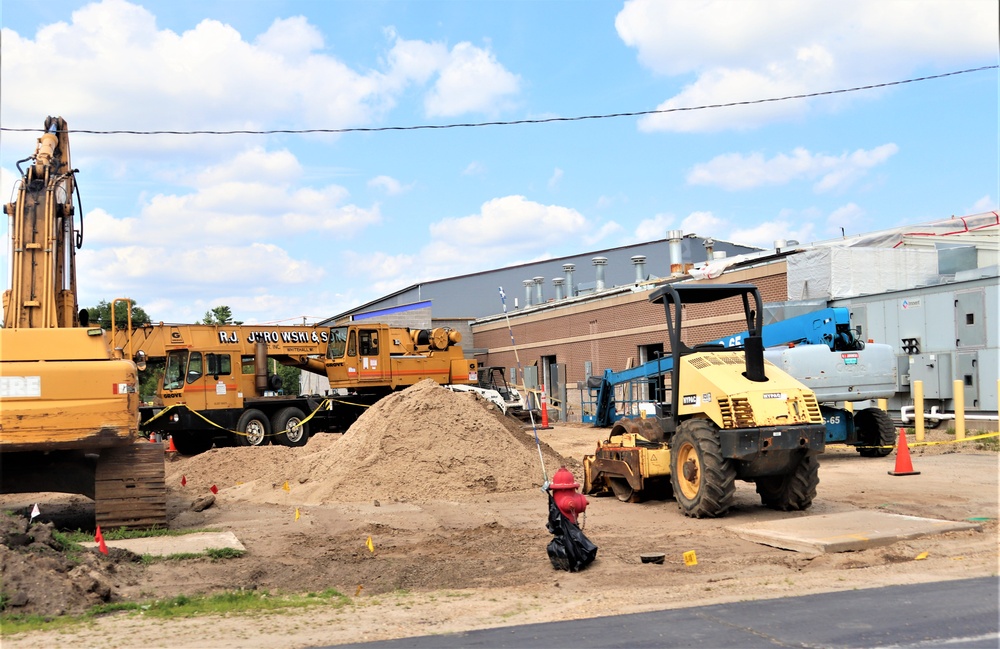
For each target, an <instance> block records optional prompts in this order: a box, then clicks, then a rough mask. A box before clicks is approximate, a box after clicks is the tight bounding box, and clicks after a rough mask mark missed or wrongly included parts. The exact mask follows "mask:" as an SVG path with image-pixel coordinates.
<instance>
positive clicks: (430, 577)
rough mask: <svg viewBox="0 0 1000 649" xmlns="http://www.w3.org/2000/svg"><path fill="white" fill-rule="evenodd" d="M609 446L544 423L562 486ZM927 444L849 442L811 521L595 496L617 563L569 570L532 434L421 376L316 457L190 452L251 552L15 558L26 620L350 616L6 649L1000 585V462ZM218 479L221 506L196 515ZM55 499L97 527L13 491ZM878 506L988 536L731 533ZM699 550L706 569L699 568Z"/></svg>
mask: <svg viewBox="0 0 1000 649" xmlns="http://www.w3.org/2000/svg"><path fill="white" fill-rule="evenodd" d="M606 432H607V431H602V430H599V429H594V428H592V427H589V426H585V425H572V424H555V425H553V426H552V428H551V429H547V430H539V431H538V435H539V437H540V438H541V440H542V442H543V447H544V450H545V452H544V460H545V469H546V472H547V474H548V475H549V476H551V475H552V474H553V473H554V472H555V470H556V469H557V468H558V467H559V466H560V465H566V466H567V467H569V468H570V469H571V470H572V471H573V472H574V474H575V475H576V476H577V480H578V481H581V482H582V469H581V465H580V460H581V458H582V456H583V455H584V454H586V453H590V452H592V451H593V448H594V446H595V444H596V442H597V441H598V439H600V438H601V436H602V435H605V434H606ZM927 441H928V442H931V443H930V444H928V445H918V444H916V442H915V440H913V439H912V431H910V438H909V442H910V453H911V459H912V464H913V468H914V469H915V470H917V471H920V475H915V476H891V475H889V474H888V472H889V471H890V470H893V469H894V468H895V462H896V456H895V454H893V455H890V456H888V457H885V458H862V457H860V456H859V455H858V454H857V452H856V451H855V450H853V449H849V448H847V447H843V446H830V447H828V449H827V452H826V453H825V454H824V455H823V456H821V465H820V485H819V489H818V494H817V497H816V499H815V501H814V504H813V506H812V507H811V508H810V509H809V510H807V511H805V512H790V513H789V512H777V511H772V510H768V509H764V508H762V507H761V506H760V501H759V498H758V496H757V495H756V493H755V490H754V486H753V485H752V484H744V483H741V484H740V486H739V487H738V489H737V495H736V502H735V506H734V508H733V509H732V510H731V511H730V512H729V514H728V515H727V516H726V517H724V518H721V519H714V520H711V519H709V520H705V519H703V520H695V519H690V518H686V517H685V516H683V515H682V514H681V513H680V511H679V510H678V509H677V506H676V504H675V503H674V502H673V501H651V502H643V503H635V504H626V503H622V502H618V501H617V500H616V499H614V498H613V497H612V498H595V497H590V504H589V507H588V509H587V512H586V520H585V525H584V531H585V533H586V534H587V535H588V537H589V538H590V539H591V540H592V541H593V542H594V543H595V544H597V546H598V547H599V550H598V553H597V560H596V561H595V562H594V563H593V564H592V565H590V566H589V567H588V568H586V569H585V570H583V571H582V572H579V573H567V572H563V571H557V570H554V569H553V568H552V566H551V564H550V563H549V560H548V557H547V556H546V551H545V547H546V544H547V543H548V541H549V539H550V538H551V535H550V534H549V533H548V532H547V531H546V529H545V522H546V516H547V505H546V502H547V501H546V497H545V495H544V493H543V492H542V491H541V489H540V485H541V482H542V470H541V467H540V463H539V454H538V450H537V447H536V446H535V443H534V438H533V436H532V430H531V429H530V428H528V429H527V430H524V429H522V427H521V426H520V425H517V424H515V423H513V420H509V419H505V418H501V417H498V416H497V415H496V413H493V412H490V411H489V410H488V409H486V408H485V407H483V405H482V404H480V403H476V402H474V401H473V400H472V399H471V398H470V397H469V396H468V395H461V396H460V395H456V394H454V393H451V392H448V391H445V390H442V389H440V388H437V387H436V386H428V385H423V384H421V385H419V386H416V387H415V388H411V389H410V390H407V391H404V392H402V393H398V394H396V395H393V396H392V397H389V398H387V399H385V400H383V402H380V404H378V405H377V406H376V407H375V408H373V409H372V410H371V411H369V412H368V413H366V415H364V416H363V417H362V418H361V419H359V420H358V422H357V423H356V424H355V426H354V427H352V428H351V430H349V431H348V432H347V433H346V434H344V435H329V434H321V435H317V436H316V437H314V438H313V439H312V440H310V442H309V444H308V445H307V446H305V447H303V448H298V449H289V448H284V447H278V446H270V447H262V448H223V449H214V450H212V451H210V452H208V453H205V454H203V455H200V456H196V457H189V458H185V457H179V456H176V455H174V454H171V455H169V456H168V464H167V482H168V486H169V500H168V506H169V512H168V514H169V516H170V527H171V528H174V529H185V528H211V529H216V530H224V531H232V532H233V533H234V534H235V535H236V536H237V537H238V538H239V539H240V541H241V542H242V543H243V544H244V545H245V546H246V548H247V552H246V554H245V555H244V556H242V557H240V558H237V559H230V560H224V561H212V560H211V559H208V558H199V559H192V560H185V561H165V562H154V563H151V564H149V565H143V564H141V563H138V562H135V561H134V557H128V556H125V555H124V554H118V555H116V554H115V553H114V552H113V553H112V554H111V555H110V556H109V557H103V556H101V555H98V554H96V553H93V554H90V555H88V557H87V558H86V559H85V560H84V561H83V562H81V564H79V565H62V564H60V560H59V559H58V558H56V557H54V556H52V554H51V553H47V551H46V550H45V549H44V548H41V547H40V546H41V545H45V538H44V536H45V535H44V532H42V533H40V536H41V537H42V538H41V540H38V539H36V540H35V543H34V545H35V546H36V549H35V550H34V551H27V552H26V551H25V549H26V548H25V547H13V548H11V547H7V546H9V545H12V544H10V543H8V544H7V545H5V546H0V564H2V567H3V589H4V593H5V595H6V596H7V598H8V607H7V608H8V612H18V611H20V612H25V613H31V612H41V613H42V614H46V615H56V614H60V613H71V612H78V611H79V610H82V609H83V608H85V607H87V606H90V605H92V604H94V603H97V602H100V601H122V600H128V601H140V600H148V599H152V598H167V597H172V596H175V595H181V594H184V595H195V594H205V593H214V592H220V591H231V590H238V589H257V590H266V591H268V592H271V593H307V592H320V591H324V590H326V589H331V588H332V589H336V590H337V591H339V592H341V593H343V594H344V595H347V596H348V597H349V598H350V604H349V605H348V606H346V607H342V608H335V607H327V606H315V607H310V608H308V609H303V610H295V611H291V612H281V613H277V614H273V613H272V614H263V613H261V614H254V615H241V616H226V617H215V616H199V617H193V618H184V619H176V620H170V621H163V620H162V619H151V618H150V619H147V618H144V617H143V616H142V615H141V614H137V613H134V612H130V613H120V614H113V615H108V616H104V617H101V618H99V619H97V620H95V621H94V622H92V623H88V624H86V625H80V626H76V627H73V628H71V629H70V630H68V631H58V632H33V633H28V634H13V635H11V634H4V635H3V646H4V648H5V649H11V648H18V647H37V646H76V645H80V646H93V647H130V646H145V647H243V646H247V645H253V646H255V647H265V648H268V649H284V648H289V649H291V648H297V647H306V646H311V645H320V644H337V643H346V642H359V641H369V640H380V639H388V638H399V637H406V636H412V635H424V634H436V633H449V632H456V631H461V630H469V629H477V628H486V627H496V626H505V625H513V624H525V623H534V622H544V621H552V620H565V619H573V618H583V617H592V616H598V615H608V614H613V613H628V612H639V611H648V610H655V609H660V608H673V607H683V606H691V605H697V604H711V603H721V602H730V601H741V600H752V599H765V598H775V597H785V596H791V595H802V594H807V593H816V592H825V591H834V590H850V589H856V588H869V587H875V586H884V585H891V584H910V583H923V582H931V581H940V580H949V579H959V578H967V577H976V576H985V575H992V576H995V575H997V573H998V558H997V547H998V546H997V541H998V539H997V515H998V484H997V476H998V454H997V453H996V452H995V451H990V450H982V449H981V446H982V445H981V444H977V443H976V442H964V443H952V441H953V438H952V436H949V435H947V434H946V433H945V432H944V431H928V434H927ZM182 482H183V483H184V484H183V485H182ZM213 485H215V486H216V487H217V488H218V490H219V493H218V494H217V496H216V501H215V504H214V505H213V506H212V507H210V508H208V509H206V510H204V511H202V512H194V511H191V509H190V505H191V504H192V503H193V502H194V501H196V500H198V499H199V498H202V497H203V496H205V495H207V494H208V493H210V491H209V490H210V488H211V487H212V486H213ZM39 501H40V507H41V509H42V511H43V512H44V513H45V514H44V515H43V516H41V517H40V519H41V520H46V517H47V516H48V517H56V518H61V519H62V521H63V522H66V521H84V522H82V523H80V524H79V526H83V527H84V528H86V526H87V525H90V526H92V525H93V505H92V503H91V502H90V501H88V500H87V499H84V498H80V497H69V496H59V495H53V494H42V495H18V496H5V497H3V498H2V500H0V507H2V508H3V509H4V510H7V511H17V512H20V513H23V512H27V511H30V509H31V507H32V505H33V504H34V503H35V502H39ZM861 509H869V510H878V511H882V512H888V513H895V514H905V515H912V516H920V517H928V518H937V519H948V520H956V521H960V520H967V519H971V520H975V521H976V522H978V523H980V525H981V528H982V529H981V530H980V531H966V532H952V533H947V534H940V535H935V536H928V537H923V538H918V539H912V540H907V541H900V542H897V543H894V544H892V545H889V546H885V547H880V548H873V549H868V550H864V551H860V552H850V553H841V554H828V555H808V554H803V553H796V552H790V551H786V550H780V549H776V548H772V547H768V546H764V545H759V544H756V543H753V542H750V541H745V540H742V539H740V538H738V537H737V536H736V535H735V534H734V533H733V532H732V531H730V530H729V529H728V528H729V527H731V526H734V525H742V524H746V523H750V522H756V521H765V520H775V519H782V518H789V517H803V516H810V515H815V514H829V513H840V512H850V511H857V510H861ZM296 510H297V511H298V519H296ZM88 516H89V519H88ZM88 520H89V522H87V521H88ZM69 525H70V526H71V527H75V526H77V525H74V524H73V523H72V522H70V523H69ZM39 527H45V526H38V525H36V526H33V528H32V529H33V530H34V529H35V528H39ZM11 534H14V535H15V537H16V534H17V531H16V530H7V534H6V535H7V536H8V537H10V535H11ZM369 537H370V538H371V540H372V545H373V547H374V552H372V551H370V550H369V549H368V547H366V542H367V540H368V538H369ZM16 538H21V537H16ZM22 541H23V538H22ZM13 545H15V546H17V543H14V544H13ZM690 550H694V551H695V552H696V556H697V565H693V566H688V565H685V562H684V560H683V556H682V555H683V553H684V552H686V551H690ZM647 552H663V553H665V554H666V561H665V562H664V563H663V564H660V565H657V564H644V563H642V562H641V561H640V555H641V554H643V553H647ZM925 553H926V554H925ZM25 557H29V558H30V561H29V559H27V558H25ZM39 557H41V558H42V559H41V560H43V563H39V561H40V559H39ZM18 593H20V594H18ZM15 600H16V602H15ZM25 600H27V601H25ZM15 603H16V606H15V605H14V604H15Z"/></svg>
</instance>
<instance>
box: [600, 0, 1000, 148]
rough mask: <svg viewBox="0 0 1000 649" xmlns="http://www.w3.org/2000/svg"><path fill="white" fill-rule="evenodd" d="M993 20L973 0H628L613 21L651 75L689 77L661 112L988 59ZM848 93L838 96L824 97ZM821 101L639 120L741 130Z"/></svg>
mask: <svg viewBox="0 0 1000 649" xmlns="http://www.w3.org/2000/svg"><path fill="white" fill-rule="evenodd" d="M997 20H998V9H997V4H996V3H994V2H983V1H981V0H950V1H947V2H912V1H911V0H879V1H878V2H871V1H870V0H819V1H815V2H808V3H803V2H799V1H798V0H741V1H740V2H732V1H729V0H709V1H706V2H660V1H659V0H629V1H628V2H626V3H625V5H624V7H623V8H622V10H621V12H619V14H618V16H617V17H616V19H615V27H616V29H617V31H618V35H619V37H620V38H621V39H622V41H623V42H624V43H625V44H626V45H628V46H629V47H633V48H635V50H636V54H637V57H638V59H639V62H640V63H642V65H644V66H646V67H648V68H649V69H650V70H652V71H653V72H654V73H656V74H661V75H668V76H679V75H689V76H690V75H693V76H694V81H693V82H691V83H689V84H688V85H687V86H685V88H684V89H683V90H682V91H681V92H680V93H679V94H677V95H675V96H674V97H672V98H670V99H668V100H667V101H665V102H663V103H662V104H661V105H660V106H659V108H660V109H669V108H677V107H682V106H685V107H691V106H697V105H711V104H717V103H726V102H729V101H734V100H744V99H748V98H760V99H764V98H769V97H780V96H785V95H792V94H800V93H806V92H815V91H822V90H829V89H834V88H842V87H848V86H854V85H861V84H864V83H877V82H881V81H886V80H892V79H894V78H896V77H898V76H900V75H905V74H909V73H911V72H914V71H918V70H921V71H922V70H926V69H927V68H928V67H930V68H931V69H934V70H946V69H948V68H950V67H952V66H956V65H958V66H961V65H975V64H979V63H981V62H983V61H987V62H990V61H993V60H994V59H995V55H996V24H997ZM861 96H862V95H858V97H861ZM864 96H868V97H870V96H873V95H872V94H870V93H869V94H866V95H864ZM854 100H856V99H855V98H854V97H848V96H842V97H840V98H839V99H837V100H836V101H832V102H831V101H829V100H825V102H824V104H822V105H825V106H835V105H837V104H838V103H840V102H844V101H854ZM820 105H821V104H820V103H819V102H816V101H815V100H797V101H791V102H775V103H768V104H758V105H754V106H745V107H738V108H726V109H713V110H702V111H696V112H689V113H672V114H670V115H659V116H650V117H646V118H644V119H643V120H641V127H642V128H644V129H646V130H671V131H710V130H718V129H722V128H748V127H752V126H757V125H760V124H763V123H766V122H770V121H775V120H785V119H788V118H790V117H795V116H798V115H801V114H803V113H804V112H805V111H808V110H810V109H813V108H814V107H819V106H820Z"/></svg>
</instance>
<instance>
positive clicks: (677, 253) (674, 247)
mask: <svg viewBox="0 0 1000 649" xmlns="http://www.w3.org/2000/svg"><path fill="white" fill-rule="evenodd" d="M683 237H684V233H683V232H682V231H680V230H668V231H667V241H668V251H669V253H670V276H671V277H679V276H680V275H683V274H684V253H683V251H682V250H681V239H682V238H683Z"/></svg>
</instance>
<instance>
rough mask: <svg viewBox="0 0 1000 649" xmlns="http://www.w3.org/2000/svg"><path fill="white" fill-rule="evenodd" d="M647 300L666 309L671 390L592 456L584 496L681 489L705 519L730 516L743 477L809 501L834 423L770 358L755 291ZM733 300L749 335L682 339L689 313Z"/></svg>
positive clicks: (801, 502) (684, 504) (677, 494)
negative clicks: (710, 340) (706, 340)
mask: <svg viewBox="0 0 1000 649" xmlns="http://www.w3.org/2000/svg"><path fill="white" fill-rule="evenodd" d="M649 300H650V301H651V302H653V303H662V304H663V305H664V309H665V312H666V320H667V332H668V336H669V344H670V356H669V357H664V358H663V359H662V360H661V363H662V373H661V377H660V378H658V381H662V389H663V391H664V395H665V396H664V397H663V398H662V399H661V400H660V402H659V403H657V404H656V406H655V409H656V414H655V416H650V417H648V418H645V419H640V420H632V419H622V420H620V421H619V422H617V423H616V424H615V425H614V427H613V428H612V429H611V431H610V433H609V436H608V438H607V440H605V441H603V442H601V443H599V444H598V445H597V449H596V451H595V453H594V454H593V455H588V456H585V457H584V462H583V464H584V483H585V484H584V490H585V492H586V493H604V492H610V493H614V495H615V496H617V497H618V499H619V500H622V501H625V502H636V501H638V500H640V499H642V498H643V497H645V496H649V495H653V496H669V495H673V497H674V498H675V499H676V501H677V504H678V506H679V507H680V509H681V511H682V512H683V513H684V514H685V515H687V516H692V517H695V518H703V517H715V516H722V515H723V514H725V513H726V511H727V510H728V509H729V508H730V506H731V505H732V500H733V496H734V494H735V491H736V480H746V481H748V482H753V483H755V484H756V487H757V493H758V494H759V495H760V498H761V502H762V503H763V504H764V505H765V506H767V507H771V508H774V509H780V510H786V511H787V510H802V509H806V508H807V507H809V506H810V505H811V504H812V501H813V498H814V497H815V496H816V486H817V484H818V483H819V460H818V459H817V456H818V455H819V454H820V453H822V452H823V450H824V449H825V437H826V427H825V425H824V423H823V416H822V414H821V412H820V407H819V404H818V403H817V399H816V395H815V394H814V393H813V391H812V390H810V389H809V388H807V387H806V386H805V385H803V384H802V383H800V382H799V381H798V380H797V379H795V378H793V377H792V376H790V375H788V374H786V373H785V372H783V371H782V370H780V369H779V368H778V367H777V366H775V365H773V364H771V363H770V362H769V361H767V360H766V359H765V358H764V345H763V338H762V335H761V319H762V318H761V313H762V310H761V306H762V302H761V298H760V293H759V291H758V290H757V287H756V286H753V285H752V284H700V285H699V284H682V283H674V284H666V285H665V286H662V287H660V288H658V289H656V290H654V291H653V293H652V294H651V295H650V297H649ZM727 300H728V301H730V302H729V305H730V306H732V305H733V304H734V302H735V301H737V300H739V301H741V302H742V307H743V313H744V317H745V319H746V324H747V327H746V329H747V334H748V335H746V337H745V338H744V337H743V336H739V340H735V339H734V340H728V341H727V344H720V343H718V342H714V343H711V344H701V345H693V346H690V347H689V346H688V345H687V344H685V343H684V342H682V340H681V331H682V330H681V317H682V315H683V314H684V312H685V311H689V310H691V309H701V311H702V316H703V317H708V316H709V315H711V314H713V313H714V314H718V313H728V312H730V311H727V310H726V309H727V305H726V302H725V301H727ZM751 301H752V304H751ZM715 303H718V304H715ZM709 305H712V306H709ZM728 343H731V344H728Z"/></svg>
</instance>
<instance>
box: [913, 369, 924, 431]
mask: <svg viewBox="0 0 1000 649" xmlns="http://www.w3.org/2000/svg"><path fill="white" fill-rule="evenodd" d="M912 387H913V417H914V422H913V425H914V426H915V427H916V433H915V434H916V440H917V441H918V442H922V441H924V382H923V381H914V382H913V386H912Z"/></svg>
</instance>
